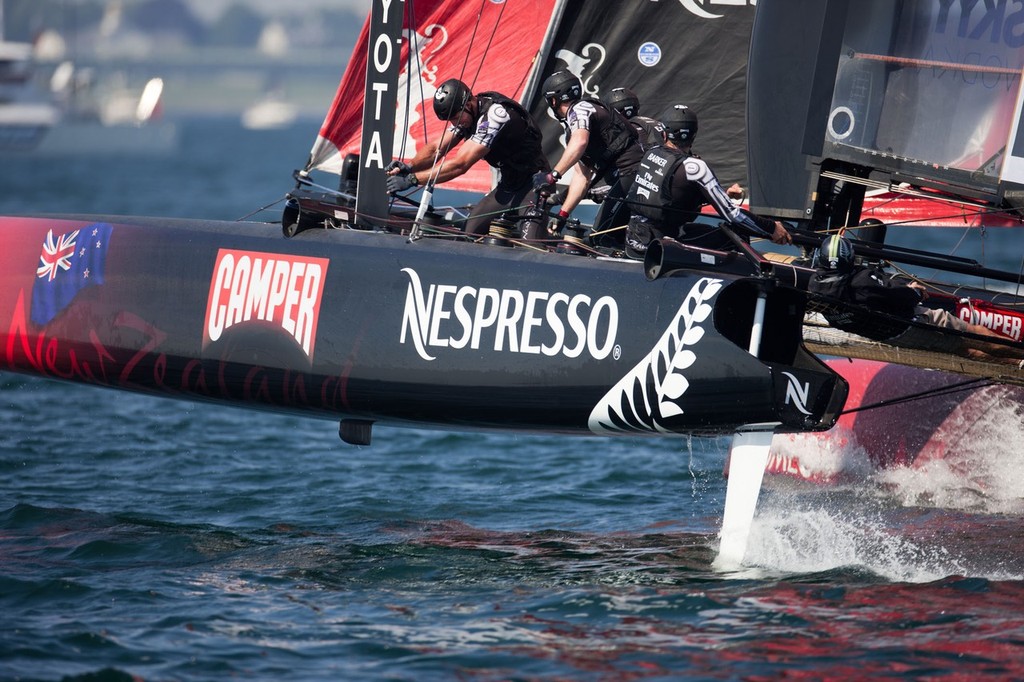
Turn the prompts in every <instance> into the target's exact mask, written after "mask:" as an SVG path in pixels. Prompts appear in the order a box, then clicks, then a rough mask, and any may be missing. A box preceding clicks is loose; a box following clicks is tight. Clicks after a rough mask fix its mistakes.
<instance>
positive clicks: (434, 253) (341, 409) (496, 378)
mask: <svg viewBox="0 0 1024 682" xmlns="http://www.w3.org/2000/svg"><path fill="white" fill-rule="evenodd" d="M0 233H2V235H3V243H4V244H5V248H4V251H3V253H2V254H0V262H2V264H3V268H2V270H0V273H2V274H0V315H2V319H3V322H4V323H5V324H4V326H3V330H4V331H3V334H2V337H0V342H2V344H0V349H2V355H0V368H3V369H7V370H12V371H17V372H24V373H29V374H35V375H40V376H44V377H52V378H57V379H65V380H72V381H81V382H85V383H90V384H96V385H101V386H108V387H113V388H119V389H128V390H136V391H141V392H146V393H153V394H159V395H164V396H170V397H178V398H184V399H204V400H213V401H221V402H226V403H230V404H235V405H240V406H245V407H252V408H261V409H271V410H278V411H288V412H298V413H302V414H306V415H309V416H316V417H324V418H331V419H340V420H342V422H343V427H344V424H345V423H346V422H348V423H349V425H357V426H359V425H368V424H369V423H372V422H376V421H380V422H388V423H397V424H421V425H435V426H440V427H448V428H460V429H462V428H483V429H513V430H525V431H533V432H555V433H574V434H598V435H614V434H640V433H649V434H672V433H727V432H732V431H733V430H734V429H736V428H738V427H741V426H743V425H749V424H767V425H769V426H770V427H772V426H774V427H776V428H778V430H782V431H786V430H816V429H826V428H829V427H830V426H831V425H832V424H833V423H834V421H835V419H836V415H837V413H838V411H839V410H840V409H841V407H842V403H843V400H844V398H845V392H846V385H845V383H844V382H843V380H842V379H841V378H838V377H837V376H836V374H834V373H833V372H832V371H831V370H829V369H828V368H827V367H826V366H825V365H824V364H822V363H821V362H820V361H818V360H817V358H815V357H814V356H812V355H810V354H809V353H808V352H807V351H805V350H804V349H803V347H802V345H801V341H800V322H801V318H802V314H803V301H802V300H801V298H800V296H799V295H798V294H795V293H794V292H793V291H792V290H783V289H775V288H773V287H770V286H767V285H766V284H765V282H766V280H762V279H759V278H751V277H743V276H738V275H736V274H732V273H728V272H718V273H716V272H714V270H709V271H707V272H702V271H700V270H692V269H690V270H682V271H677V272H675V273H671V274H669V275H666V276H662V277H659V278H657V279H655V280H653V281H648V280H647V279H645V277H644V272H643V266H642V264H640V263H633V262H622V261H619V262H613V261H604V260H598V259H593V258H587V257H581V256H574V255H568V254H559V253H547V252H545V253H537V252H534V251H531V250H528V249H519V248H507V247H500V246H485V245H478V244H471V243H463V242H455V241H448V240H443V239H423V240H420V241H417V242H409V241H408V240H407V239H405V238H404V237H401V236H398V235H394V234H386V233H377V232H368V231H367V232H364V231H358V230H307V231H305V232H302V233H301V234H300V235H299V236H298V237H296V238H294V239H284V238H282V237H281V231H280V228H279V227H278V226H276V225H270V224H264V223H237V222H210V221H186V220H170V219H154V218H130V219H128V218H96V217H86V218H77V217H76V218H2V219H0ZM763 290H765V291H767V294H766V297H767V298H766V300H767V305H766V307H767V310H768V313H769V314H768V315H767V316H766V319H767V321H766V322H765V328H764V334H763V340H762V341H761V345H760V351H759V353H758V357H754V356H753V355H751V354H750V353H749V352H748V350H747V346H748V343H749V337H750V329H751V326H752V325H753V320H754V311H755V308H756V301H757V297H758V295H759V293H760V292H761V291H763ZM344 431H345V429H344V428H343V436H344V435H345V434H344ZM357 434H358V432H357V431H350V432H349V435H350V438H347V439H348V440H353V441H356V442H361V441H364V440H367V439H368V435H369V434H368V430H367V431H366V432H365V433H364V434H363V435H357Z"/></svg>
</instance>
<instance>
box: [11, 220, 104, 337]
mask: <svg viewBox="0 0 1024 682" xmlns="http://www.w3.org/2000/svg"><path fill="white" fill-rule="evenodd" d="M112 231H113V227H112V226H111V225H109V224H108V223H95V224H93V225H90V226H88V227H83V228H81V229H78V230H72V231H70V232H65V233H64V234H60V235H54V234H53V230H50V231H49V233H47V235H46V240H45V241H44V242H43V248H42V251H41V252H40V254H39V267H38V268H36V282H35V285H34V286H33V287H32V314H31V317H32V321H33V322H34V323H36V324H39V325H43V324H47V323H48V322H50V320H52V319H53V318H55V317H56V316H57V314H58V313H60V312H61V311H62V310H64V308H66V307H67V306H68V305H69V304H70V303H71V301H72V300H74V298H75V296H77V295H78V292H79V291H81V290H82V289H84V288H86V287H88V286H91V285H93V284H103V268H104V265H105V263H106V260H107V245H108V243H109V242H110V233H111V232H112Z"/></svg>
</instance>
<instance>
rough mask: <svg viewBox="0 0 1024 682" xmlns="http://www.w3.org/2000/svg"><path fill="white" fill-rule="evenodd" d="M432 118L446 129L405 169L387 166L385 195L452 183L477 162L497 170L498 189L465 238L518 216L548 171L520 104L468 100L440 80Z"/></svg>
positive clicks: (479, 208)
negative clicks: (538, 177) (438, 162)
mask: <svg viewBox="0 0 1024 682" xmlns="http://www.w3.org/2000/svg"><path fill="white" fill-rule="evenodd" d="M434 113H435V114H437V117H438V118H439V119H441V120H442V121H448V122H449V123H451V128H449V129H447V130H445V132H444V133H443V134H442V135H441V139H440V140H439V141H437V142H429V143H427V144H426V145H424V146H423V147H421V148H420V149H419V151H417V152H416V155H415V156H414V157H413V158H412V160H411V161H410V162H409V163H405V162H404V161H392V162H391V163H390V164H389V165H388V167H387V172H388V175H389V176H390V177H388V191H389V192H401V191H403V190H406V189H409V188H410V187H415V186H417V185H420V184H423V183H424V182H426V181H427V180H428V179H430V178H431V177H432V178H433V180H434V183H435V184H440V183H443V182H446V181H448V180H451V179H452V178H457V177H458V176H460V175H462V174H463V173H465V172H466V171H468V170H469V169H470V168H471V167H472V166H473V164H475V163H476V162H477V161H479V160H480V159H483V160H485V161H486V162H487V163H488V164H490V165H491V166H493V167H494V168H497V169H498V183H497V185H496V186H495V187H494V189H493V190H491V191H490V193H488V194H486V195H485V196H484V197H483V198H482V199H481V200H480V201H479V202H478V203H477V204H476V206H474V207H473V210H472V211H471V212H470V214H469V217H468V218H467V219H466V232H467V233H468V234H473V235H481V234H486V233H487V231H488V226H489V225H490V222H491V220H493V219H494V218H496V217H498V216H499V215H501V214H502V213H503V212H505V211H509V210H511V211H513V212H518V210H519V209H520V207H522V206H524V205H525V203H526V199H527V197H528V195H529V194H530V192H531V191H532V190H533V183H532V178H533V176H534V174H536V173H539V172H545V173H546V172H548V171H549V170H550V168H551V166H550V165H549V164H548V160H547V158H545V156H544V150H543V148H542V146H541V132H540V128H538V127H537V124H536V123H535V122H534V120H533V117H532V116H530V112H528V111H527V110H526V109H525V108H524V107H523V106H522V105H521V104H519V103H518V102H516V101H515V100H513V99H511V98H509V97H506V96H505V95H502V94H500V93H497V92H481V93H479V94H476V95H474V94H473V93H472V91H471V90H470V89H469V86H467V85H466V84H465V83H463V82H462V81H460V80H458V79H456V78H452V79H449V80H446V81H445V82H444V83H441V85H440V86H439V87H438V88H437V92H435V93H434ZM460 142H464V144H463V145H462V146H461V147H460V148H459V151H458V153H457V154H456V155H455V157H454V158H452V159H446V160H445V162H444V164H442V166H441V169H440V171H439V172H437V173H433V172H432V171H431V170H430V169H431V167H432V166H433V165H434V160H435V158H440V157H442V156H444V155H445V154H447V153H448V152H449V151H450V150H451V149H452V148H453V147H455V145H457V144H459V143H460Z"/></svg>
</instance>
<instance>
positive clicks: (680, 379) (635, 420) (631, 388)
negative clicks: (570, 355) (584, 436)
mask: <svg viewBox="0 0 1024 682" xmlns="http://www.w3.org/2000/svg"><path fill="white" fill-rule="evenodd" d="M721 289H722V280H720V279H711V278H709V277H704V278H702V279H700V280H698V281H697V282H696V283H695V284H694V285H693V288H691V289H690V293H689V294H687V296H686V298H685V299H684V300H683V303H682V305H681V306H680V307H679V310H678V311H677V312H676V315H675V317H674V318H673V320H672V323H671V324H670V325H669V327H668V329H667V330H665V333H664V334H663V335H662V337H661V339H660V340H659V341H658V343H657V345H656V346H655V347H654V348H653V349H652V350H651V352H650V353H649V354H648V355H647V357H646V358H644V359H643V360H641V361H640V363H639V364H638V365H637V366H636V367H634V368H633V369H632V370H631V371H630V372H629V374H627V375H626V376H624V377H622V379H621V380H619V382H618V383H617V384H615V386H613V387H612V389H611V390H610V391H608V393H606V394H605V396H604V397H603V398H601V400H600V401H599V402H598V404H597V405H596V406H594V409H593V410H592V411H591V412H590V420H589V427H590V430H591V431H593V432H594V433H596V434H599V435H609V434H615V433H628V432H640V431H654V432H656V433H672V431H671V430H670V429H669V428H668V427H667V426H665V424H664V422H665V421H666V420H667V419H670V418H672V417H678V416H679V415H681V414H683V408H682V407H681V406H680V402H681V398H682V397H683V394H684V393H686V390H687V389H688V388H689V387H690V382H689V381H688V380H687V378H686V374H685V372H686V370H687V369H689V368H690V367H691V366H692V365H693V363H694V362H696V360H697V354H696V353H695V352H694V348H695V347H696V346H697V344H698V343H700V340H701V339H702V338H704V327H703V326H702V325H703V324H704V323H705V322H706V321H707V319H708V317H709V316H710V315H711V311H712V307H711V301H712V300H713V299H714V298H715V296H716V295H718V292H719V291H721Z"/></svg>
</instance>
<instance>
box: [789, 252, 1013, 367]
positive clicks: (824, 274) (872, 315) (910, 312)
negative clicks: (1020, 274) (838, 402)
mask: <svg viewBox="0 0 1024 682" xmlns="http://www.w3.org/2000/svg"><path fill="white" fill-rule="evenodd" d="M812 264H813V266H814V268H815V273H814V275H813V277H812V278H811V281H810V282H809V283H808V285H807V291H808V292H809V293H811V294H813V295H814V296H815V299H814V302H815V304H816V305H817V307H818V308H819V309H820V312H821V314H822V315H823V316H824V318H825V319H826V320H828V323H829V325H831V326H833V327H835V328H836V329H841V330H843V331H846V332H850V333H851V334H857V335H858V336H863V337H865V338H868V339H873V340H875V341H883V342H885V343H887V344H890V345H893V346H899V347H903V348H917V349H921V350H929V351H935V352H940V353H953V354H956V355H961V356H967V357H972V358H974V359H976V360H995V361H997V362H1009V363H1010V364H1018V363H1020V364H1024V362H1021V358H1022V357H1024V348H1021V347H1020V346H1017V347H1016V348H1015V347H1012V346H1005V345H1002V344H997V343H989V342H987V341H982V340H979V339H971V338H967V337H965V336H962V334H963V333H970V334H976V335H978V336H985V337H989V338H993V339H1003V340H1007V339H1005V337H1003V336H1000V335H999V334H996V333H995V332H993V331H992V330H990V329H988V328H987V327H983V326H981V325H978V324H971V323H969V322H965V321H964V320H961V319H960V318H959V317H957V316H955V315H953V314H951V313H950V312H949V311H947V310H944V309H943V308H931V307H928V306H925V305H922V303H923V301H926V300H927V299H928V298H929V294H928V290H927V289H926V288H925V287H924V286H923V285H921V284H920V283H919V282H914V281H909V282H908V281H904V280H896V279H894V278H893V277H892V276H891V275H889V274H888V273H886V272H885V271H884V270H882V269H881V267H879V266H878V265H877V264H871V265H869V264H864V263H857V262H856V255H855V253H854V248H853V244H852V243H851V242H850V240H848V239H846V238H845V237H843V236H842V235H841V234H835V235H831V236H829V237H826V238H825V239H824V240H823V241H822V242H821V246H819V247H818V249H817V250H816V251H815V252H814V259H813V261H812ZM912 322H914V323H916V324H911V323H912ZM942 330H947V332H946V333H944V332H943V331H942Z"/></svg>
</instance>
